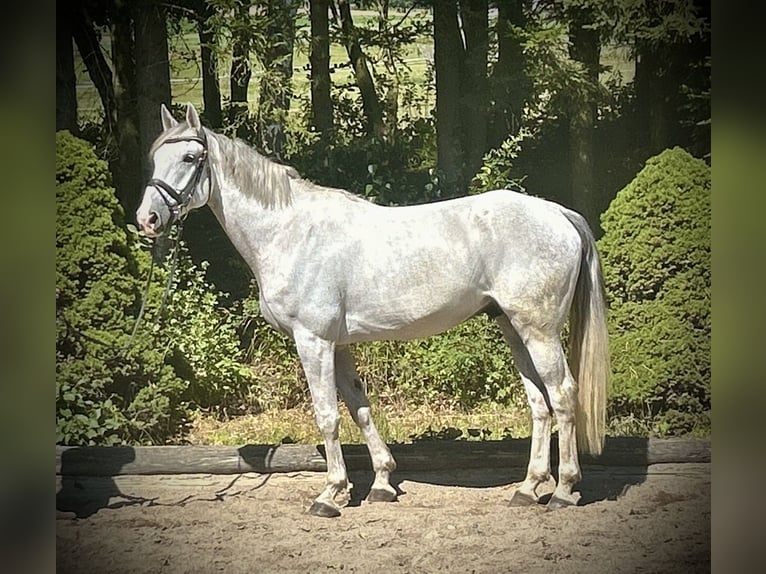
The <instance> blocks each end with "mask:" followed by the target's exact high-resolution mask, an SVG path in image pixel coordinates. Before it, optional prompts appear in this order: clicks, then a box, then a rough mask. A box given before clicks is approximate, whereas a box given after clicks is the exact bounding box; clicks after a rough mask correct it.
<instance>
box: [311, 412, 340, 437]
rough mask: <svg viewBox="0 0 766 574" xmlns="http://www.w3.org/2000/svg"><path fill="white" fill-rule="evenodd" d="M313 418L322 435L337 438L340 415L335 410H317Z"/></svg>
mask: <svg viewBox="0 0 766 574" xmlns="http://www.w3.org/2000/svg"><path fill="white" fill-rule="evenodd" d="M315 418H316V422H317V426H318V427H319V432H321V433H322V437H324V438H337V436H338V429H339V427H340V415H339V414H338V413H337V412H329V411H328V412H317V413H316V415H315Z"/></svg>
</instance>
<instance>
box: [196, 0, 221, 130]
mask: <svg viewBox="0 0 766 574" xmlns="http://www.w3.org/2000/svg"><path fill="white" fill-rule="evenodd" d="M213 15H215V8H214V7H213V6H211V5H210V4H208V3H207V2H202V6H201V7H200V10H199V11H198V12H197V33H198V34H199V45H200V59H201V60H202V102H203V106H204V108H205V118H206V119H207V123H208V125H209V126H210V127H211V128H213V129H218V128H221V127H222V126H223V113H222V111H221V86H220V85H219V83H218V56H217V55H216V52H215V48H214V46H215V33H214V32H213V30H211V28H210V25H209V23H208V21H209V19H210V17H211V16H213Z"/></svg>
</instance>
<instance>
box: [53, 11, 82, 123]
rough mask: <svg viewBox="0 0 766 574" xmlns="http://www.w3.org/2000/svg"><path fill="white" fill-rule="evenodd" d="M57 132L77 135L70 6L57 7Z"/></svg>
mask: <svg viewBox="0 0 766 574" xmlns="http://www.w3.org/2000/svg"><path fill="white" fill-rule="evenodd" d="M56 8H57V9H56V131H58V130H69V131H70V132H71V133H73V134H75V135H77V132H78V126H77V86H76V79H75V73H74V45H73V43H72V28H73V26H72V14H71V12H70V10H69V7H68V6H62V5H61V4H59V5H58V6H56Z"/></svg>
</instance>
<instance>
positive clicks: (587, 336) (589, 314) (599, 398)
mask: <svg viewBox="0 0 766 574" xmlns="http://www.w3.org/2000/svg"><path fill="white" fill-rule="evenodd" d="M563 211H564V215H565V216H566V217H567V219H569V221H570V222H571V223H572V225H574V227H575V229H577V232H578V233H579V234H580V238H581V239H582V253H583V258H582V261H581V263H580V274H579V276H578V278H577V287H576V288H575V293H574V299H573V300H572V308H571V311H570V317H569V366H570V369H571V371H572V374H573V375H574V377H575V380H576V381H577V384H578V393H577V411H576V414H575V428H576V433H577V446H578V450H579V451H580V452H581V453H583V454H590V455H599V454H601V451H602V449H603V447H604V436H605V433H606V393H607V386H608V382H609V374H610V368H609V332H608V330H607V322H606V297H605V294H604V279H603V276H602V273H601V260H600V258H599V255H598V252H597V251H596V240H595V238H594V237H593V233H592V231H591V229H590V227H589V226H588V223H587V221H586V220H585V218H584V217H583V216H582V215H580V214H579V213H576V212H574V211H570V210H568V209H564V210H563Z"/></svg>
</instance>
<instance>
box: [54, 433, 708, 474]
mask: <svg viewBox="0 0 766 574" xmlns="http://www.w3.org/2000/svg"><path fill="white" fill-rule="evenodd" d="M529 446H530V441H529V439H511V440H503V441H422V442H416V443H412V444H394V445H391V452H392V454H393V456H394V458H395V459H396V461H397V465H398V469H399V470H402V471H426V470H445V469H447V470H449V469H467V468H503V467H521V468H523V467H526V465H527V462H528V460H529ZM343 455H344V457H345V459H346V467H347V468H348V470H370V469H371V468H372V467H371V463H370V456H369V454H368V452H367V448H366V447H365V446H364V445H356V444H354V445H344V446H343ZM551 457H552V463H553V464H554V465H555V464H556V463H557V462H558V445H557V442H556V440H555V439H554V440H553V441H552V443H551ZM581 462H582V463H583V464H589V465H594V464H595V465H604V466H646V465H649V464H655V463H677V462H681V463H682V462H710V439H689V438H668V439H645V438H632V437H608V438H607V441H606V445H605V447H604V452H603V453H602V454H601V455H600V456H598V457H593V456H582V457H581ZM325 470H327V464H326V462H325V456H324V447H323V446H315V445H306V444H283V445H276V446H269V445H245V446H241V447H226V446H153V447H126V446H121V447H62V446H57V447H56V474H61V475H69V476H118V475H131V474H135V475H140V474H195V473H205V474H239V473H244V472H258V473H272V472H300V471H325Z"/></svg>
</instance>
